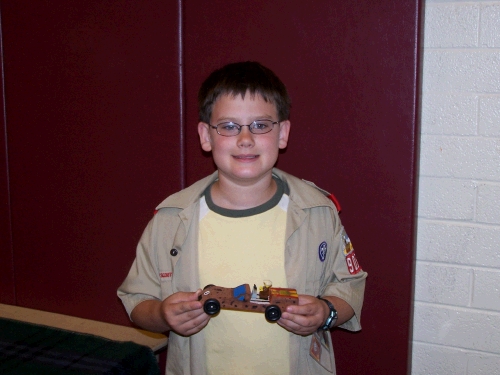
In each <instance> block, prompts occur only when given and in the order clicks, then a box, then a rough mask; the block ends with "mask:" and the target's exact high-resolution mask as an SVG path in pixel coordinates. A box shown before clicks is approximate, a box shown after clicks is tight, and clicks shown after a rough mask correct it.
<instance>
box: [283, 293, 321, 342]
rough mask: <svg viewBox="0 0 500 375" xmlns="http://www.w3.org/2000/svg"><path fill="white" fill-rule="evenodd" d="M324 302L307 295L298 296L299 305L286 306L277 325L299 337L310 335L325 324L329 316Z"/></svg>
mask: <svg viewBox="0 0 500 375" xmlns="http://www.w3.org/2000/svg"><path fill="white" fill-rule="evenodd" d="M329 312H330V311H329V309H328V306H327V305H326V303H325V302H324V301H321V300H319V299H318V298H316V297H313V296H308V295H303V294H301V295H299V304H298V305H292V306H288V307H287V308H286V312H284V313H283V314H282V315H281V319H280V320H278V324H279V325H280V326H281V327H283V328H285V329H286V330H287V331H290V332H292V333H295V334H297V335H301V336H307V335H310V334H312V333H314V332H316V330H317V329H318V328H319V327H320V326H322V325H323V324H324V323H325V320H326V317H327V316H328V314H329Z"/></svg>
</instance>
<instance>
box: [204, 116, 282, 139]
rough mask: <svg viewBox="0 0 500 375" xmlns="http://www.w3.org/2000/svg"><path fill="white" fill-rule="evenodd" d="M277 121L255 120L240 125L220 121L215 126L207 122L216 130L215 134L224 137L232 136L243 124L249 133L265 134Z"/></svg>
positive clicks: (238, 131)
mask: <svg viewBox="0 0 500 375" xmlns="http://www.w3.org/2000/svg"><path fill="white" fill-rule="evenodd" d="M278 123H279V121H273V120H255V121H254V122H252V123H251V124H249V125H240V124H237V123H235V122H232V121H229V122H221V123H220V124H217V125H216V126H213V125H210V124H208V126H210V127H211V128H214V129H216V130H217V134H219V135H222V136H224V137H233V136H235V135H238V134H240V133H241V129H242V128H243V127H244V126H248V129H249V130H250V133H252V134H266V133H269V132H270V131H271V130H273V127H274V125H276V124H278Z"/></svg>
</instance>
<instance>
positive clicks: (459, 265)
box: [417, 259, 500, 273]
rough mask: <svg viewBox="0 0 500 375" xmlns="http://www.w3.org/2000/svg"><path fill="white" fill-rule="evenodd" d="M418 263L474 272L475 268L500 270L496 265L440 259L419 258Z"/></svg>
mask: <svg viewBox="0 0 500 375" xmlns="http://www.w3.org/2000/svg"><path fill="white" fill-rule="evenodd" d="M417 263H418V264H422V265H427V266H432V265H434V266H449V267H451V268H458V269H462V270H468V271H471V272H472V273H474V271H475V270H479V271H500V268H495V267H486V266H477V265H473V266H470V265H466V264H462V263H446V262H443V261H438V260H418V259H417Z"/></svg>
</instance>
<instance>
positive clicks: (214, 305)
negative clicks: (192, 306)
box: [203, 298, 220, 315]
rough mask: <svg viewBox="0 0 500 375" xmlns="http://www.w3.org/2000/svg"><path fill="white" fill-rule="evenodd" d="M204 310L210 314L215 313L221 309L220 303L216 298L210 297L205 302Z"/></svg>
mask: <svg viewBox="0 0 500 375" xmlns="http://www.w3.org/2000/svg"><path fill="white" fill-rule="evenodd" d="M203 310H204V311H205V312H206V313H207V314H208V315H215V314H217V313H218V312H219V311H220V303H219V301H217V300H216V299H215V298H210V299H207V300H206V301H205V303H204V304H203Z"/></svg>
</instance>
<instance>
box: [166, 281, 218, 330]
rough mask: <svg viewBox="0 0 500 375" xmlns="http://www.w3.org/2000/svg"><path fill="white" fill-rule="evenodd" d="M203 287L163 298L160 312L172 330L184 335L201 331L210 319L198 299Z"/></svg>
mask: <svg viewBox="0 0 500 375" xmlns="http://www.w3.org/2000/svg"><path fill="white" fill-rule="evenodd" d="M200 294H201V289H199V290H197V291H196V292H192V293H190V292H177V293H174V294H172V295H171V296H169V297H168V298H166V299H165V300H163V302H162V303H161V305H160V314H161V316H162V318H163V320H164V321H165V323H166V324H167V325H168V327H169V328H170V330H172V331H174V332H176V333H177V334H179V335H182V336H191V335H193V334H195V333H198V332H199V331H201V330H202V329H203V328H204V327H205V326H206V325H207V323H208V321H209V320H210V316H209V315H207V314H205V312H204V311H203V305H202V304H201V302H199V301H198V297H199V296H200Z"/></svg>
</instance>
